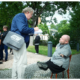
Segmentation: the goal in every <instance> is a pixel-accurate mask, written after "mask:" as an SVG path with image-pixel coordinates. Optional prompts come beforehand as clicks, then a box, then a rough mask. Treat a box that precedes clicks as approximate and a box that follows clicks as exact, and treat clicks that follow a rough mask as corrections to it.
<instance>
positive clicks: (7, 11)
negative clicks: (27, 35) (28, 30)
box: [0, 1, 78, 27]
mask: <svg viewBox="0 0 80 80" xmlns="http://www.w3.org/2000/svg"><path fill="white" fill-rule="evenodd" d="M77 3H78V2H54V1H45V2H43V1H41V2H39V1H34V2H31V1H26V2H1V3H0V25H1V26H2V25H4V24H6V25H8V26H9V27H10V26H11V22H12V18H13V17H14V16H15V15H16V14H17V13H20V12H21V11H22V9H23V8H24V7H28V6H29V7H32V8H33V9H34V11H35V13H34V15H33V18H32V19H31V20H30V21H29V25H30V26H31V27H35V26H36V25H37V24H38V17H41V18H42V22H44V23H45V22H46V17H48V16H53V15H54V13H55V11H56V10H58V12H59V14H64V13H66V10H67V9H69V7H75V6H76V4H77ZM24 4H25V5H24ZM42 4H43V5H42ZM52 20H55V21H56V19H52V18H51V20H50V21H48V22H52Z"/></svg>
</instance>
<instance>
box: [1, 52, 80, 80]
mask: <svg viewBox="0 0 80 80" xmlns="http://www.w3.org/2000/svg"><path fill="white" fill-rule="evenodd" d="M27 59H28V61H27V62H28V66H27V68H26V71H25V78H26V79H50V75H51V71H50V70H49V69H48V70H47V71H43V70H41V69H39V68H38V66H37V64H36V62H37V61H46V60H49V59H50V57H47V56H42V55H39V54H34V53H30V52H28V53H27ZM12 61H13V55H12V54H9V60H8V61H7V62H4V63H3V64H0V69H1V70H0V79H11V73H12V69H11V68H12ZM79 61H80V54H77V55H73V56H72V58H71V63H70V73H69V75H70V79H75V78H76V79H79V78H80V62H79ZM53 78H54V79H55V75H53ZM58 78H60V79H62V73H58ZM64 78H67V71H66V70H65V71H64Z"/></svg>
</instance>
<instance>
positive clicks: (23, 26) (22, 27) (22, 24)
mask: <svg viewBox="0 0 80 80" xmlns="http://www.w3.org/2000/svg"><path fill="white" fill-rule="evenodd" d="M16 25H17V27H18V29H19V31H20V32H21V33H23V34H29V33H34V28H29V27H28V23H27V21H26V20H25V18H24V16H18V17H17V18H16Z"/></svg>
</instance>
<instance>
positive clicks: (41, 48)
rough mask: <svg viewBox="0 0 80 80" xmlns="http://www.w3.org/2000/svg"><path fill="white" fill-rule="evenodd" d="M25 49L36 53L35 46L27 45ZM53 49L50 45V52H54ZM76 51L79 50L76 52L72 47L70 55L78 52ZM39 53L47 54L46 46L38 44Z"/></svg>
mask: <svg viewBox="0 0 80 80" xmlns="http://www.w3.org/2000/svg"><path fill="white" fill-rule="evenodd" d="M27 51H29V52H33V53H36V51H35V46H29V47H28V48H27ZM54 51H55V47H52V54H53V53H54ZM78 53H80V51H78V52H77V51H76V50H73V49H72V55H74V54H78ZM39 54H41V55H46V56H47V55H48V46H41V45H40V46H39Z"/></svg>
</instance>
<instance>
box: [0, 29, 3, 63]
mask: <svg viewBox="0 0 80 80" xmlns="http://www.w3.org/2000/svg"><path fill="white" fill-rule="evenodd" d="M1 34H2V33H1V30H0V64H2V63H3V62H2V61H3V49H2V36H1Z"/></svg>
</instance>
